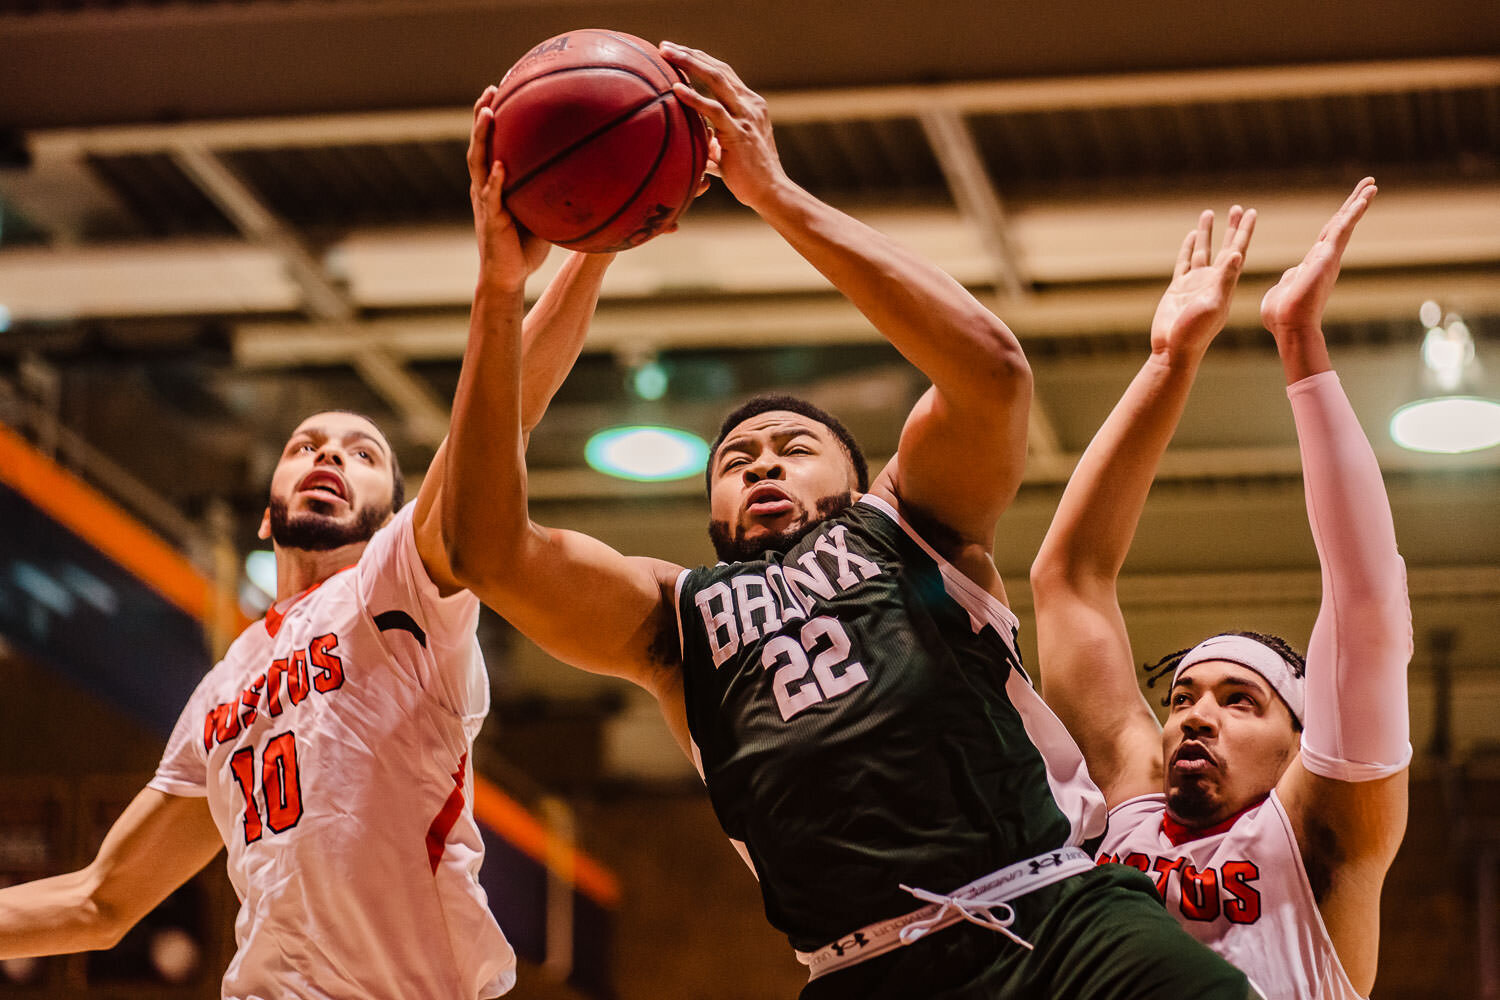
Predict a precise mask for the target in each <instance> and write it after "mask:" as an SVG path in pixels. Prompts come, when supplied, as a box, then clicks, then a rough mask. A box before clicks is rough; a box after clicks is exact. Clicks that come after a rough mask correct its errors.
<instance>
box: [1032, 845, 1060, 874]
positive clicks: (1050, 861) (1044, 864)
mask: <svg viewBox="0 0 1500 1000" xmlns="http://www.w3.org/2000/svg"><path fill="white" fill-rule="evenodd" d="M1029 863H1030V865H1031V874H1033V875H1035V874H1036V873H1037V872H1039V871H1041V870H1042V869H1043V868H1056V867H1057V866H1058V865H1060V864H1062V863H1063V856H1062V854H1060V853H1059V852H1057V851H1054V852H1052V853H1051V854H1049V855H1048V856H1047V857H1045V858H1032V859H1031V861H1030V862H1029Z"/></svg>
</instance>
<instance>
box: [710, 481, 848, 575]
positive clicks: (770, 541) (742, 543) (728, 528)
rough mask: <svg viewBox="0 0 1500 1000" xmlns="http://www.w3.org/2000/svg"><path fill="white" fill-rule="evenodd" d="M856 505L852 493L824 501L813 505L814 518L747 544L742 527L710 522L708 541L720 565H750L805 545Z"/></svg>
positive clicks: (828, 497)
mask: <svg viewBox="0 0 1500 1000" xmlns="http://www.w3.org/2000/svg"><path fill="white" fill-rule="evenodd" d="M852 503H854V494H853V493H852V492H851V491H848V490H845V491H844V492H843V493H835V494H831V495H829V496H826V497H821V498H819V499H818V501H817V502H816V503H815V504H813V516H812V517H809V518H808V519H807V520H806V521H804V522H802V523H800V524H796V525H793V526H791V527H789V528H786V529H784V530H782V531H778V532H776V533H775V534H772V535H761V536H759V537H758V538H756V539H755V541H748V540H746V538H745V529H744V527H743V526H741V525H737V524H736V525H731V524H730V523H729V522H728V521H723V520H716V519H710V520H709V522H708V540H709V542H710V543H711V544H712V545H713V547H714V554H715V555H716V556H718V558H719V561H720V562H726V563H734V562H750V561H752V560H755V559H759V558H761V557H762V556H764V555H765V554H767V553H768V552H774V553H777V554H779V555H785V554H786V553H787V552H790V551H791V549H792V547H793V546H795V545H796V544H797V543H798V542H800V541H802V539H803V538H805V537H806V536H807V533H808V532H810V531H812V530H813V529H814V528H816V527H817V526H818V525H820V524H822V523H823V522H824V521H826V520H828V519H829V518H830V517H832V516H833V515H835V514H837V513H839V512H840V511H842V510H845V509H846V508H848V507H849V505H850V504H852Z"/></svg>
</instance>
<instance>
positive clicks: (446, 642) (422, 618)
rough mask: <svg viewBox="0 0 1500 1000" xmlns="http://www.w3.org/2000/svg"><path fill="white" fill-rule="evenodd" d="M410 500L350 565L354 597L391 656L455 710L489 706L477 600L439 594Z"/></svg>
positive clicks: (477, 710)
mask: <svg viewBox="0 0 1500 1000" xmlns="http://www.w3.org/2000/svg"><path fill="white" fill-rule="evenodd" d="M415 509H416V503H415V502H412V503H409V504H407V505H406V506H405V507H403V508H402V509H401V510H400V511H398V512H397V513H396V515H395V517H393V518H392V519H391V522H390V523H389V524H387V525H386V526H385V527H383V528H381V529H380V530H379V531H378V532H376V533H375V537H374V538H372V539H371V540H370V544H369V545H368V546H367V547H366V548H365V552H364V555H363V556H361V557H360V560H359V565H358V567H357V568H356V570H355V573H356V583H355V585H356V587H357V588H358V593H359V599H360V601H361V603H362V604H363V605H364V606H365V609H366V610H367V611H368V612H369V614H370V616H371V617H372V618H373V619H374V621H375V626H376V628H377V629H379V630H380V633H381V636H382V638H383V639H384V640H385V643H386V646H387V648H388V649H389V650H390V651H391V653H392V658H393V659H394V660H395V661H396V663H397V664H399V665H402V666H404V667H405V668H407V669H410V670H411V671H413V672H414V674H415V677H414V679H415V680H416V681H417V683H418V684H420V685H421V686H422V687H423V688H425V689H427V690H429V691H431V692H432V693H433V694H434V695H435V696H437V697H438V698H439V700H441V701H443V702H444V703H445V704H447V705H448V706H449V707H450V708H452V709H453V710H454V711H456V712H458V713H459V714H476V713H479V714H482V713H483V712H484V711H485V710H486V709H487V707H488V706H487V704H483V703H484V702H487V700H488V698H487V693H482V692H487V691H488V688H487V682H486V681H485V680H484V676H483V675H484V670H483V661H482V660H481V658H480V656H479V650H478V643H477V640H476V638H475V630H476V628H477V627H478V624H479V599H478V598H476V597H475V596H474V595H473V594H472V593H470V592H469V591H467V590H461V591H458V592H457V593H454V594H450V595H448V596H447V597H444V596H443V595H442V594H441V593H439V591H438V586H437V584H436V583H434V582H433V580H432V577H431V576H429V575H428V574H427V568H426V567H425V566H424V565H423V564H422V557H421V555H420V554H419V553H418V552H417V540H416V534H415V529H414V528H413V525H412V516H413V512H414V511H415Z"/></svg>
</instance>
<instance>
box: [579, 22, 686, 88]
mask: <svg viewBox="0 0 1500 1000" xmlns="http://www.w3.org/2000/svg"><path fill="white" fill-rule="evenodd" d="M583 30H584V31H587V32H589V33H591V34H605V35H608V36H609V37H611V38H613V39H614V40H615V41H617V42H619V43H620V44H621V45H624V46H625V47H627V48H630V49H634V50H635V51H636V52H637V53H639V54H640V55H642V56H644V57H645V59H646V62H648V63H650V64H651V65H652V66H653V67H655V68H656V69H660V68H661V67H660V66H657V63H659V62H663V61H664V60H663V59H662V57H661V53H660V52H657V51H656V50H655V49H652V50H650V51H647V50H646V49H643V48H641V47H640V46H639V45H637V44H635V43H634V42H632V41H631V40H630V39H628V38H626V37H625V36H624V35H622V34H620V33H619V32H617V31H601V30H600V29H599V28H584V29H583ZM667 68H668V69H670V70H671V71H672V72H673V73H675V74H676V75H677V76H682V71H681V70H679V69H678V68H677V67H676V66H673V65H672V64H671V63H667ZM663 82H665V83H666V85H667V89H668V90H671V89H672V78H671V77H670V76H668V77H666V78H665V79H664V81H663ZM683 82H684V83H686V82H687V81H686V80H684V81H683Z"/></svg>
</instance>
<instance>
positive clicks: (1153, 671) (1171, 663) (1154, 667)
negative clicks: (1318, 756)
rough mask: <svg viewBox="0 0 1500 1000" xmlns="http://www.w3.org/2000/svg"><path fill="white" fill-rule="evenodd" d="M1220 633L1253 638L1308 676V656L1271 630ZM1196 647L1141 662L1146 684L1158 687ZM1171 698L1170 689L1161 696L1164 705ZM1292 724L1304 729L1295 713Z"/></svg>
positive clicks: (1295, 669) (1241, 630) (1293, 669)
mask: <svg viewBox="0 0 1500 1000" xmlns="http://www.w3.org/2000/svg"><path fill="white" fill-rule="evenodd" d="M1219 634H1220V635H1238V636H1242V637H1243V638H1246V639H1253V640H1255V641H1256V642H1258V643H1260V644H1261V645H1262V646H1265V647H1266V648H1267V649H1269V650H1271V651H1272V652H1273V653H1275V654H1276V655H1277V656H1280V657H1281V658H1282V659H1283V660H1285V661H1286V662H1287V666H1289V667H1291V668H1292V674H1293V675H1294V676H1296V677H1299V678H1300V677H1304V676H1306V674H1307V660H1306V658H1304V657H1303V655H1302V654H1301V653H1299V652H1297V650H1296V649H1295V648H1293V646H1292V644H1291V643H1289V642H1287V641H1286V640H1285V639H1283V638H1282V637H1281V636H1279V635H1272V634H1270V633H1269V632H1252V631H1250V630H1248V629H1234V630H1231V631H1228V632H1221V633H1219ZM1194 648H1195V647H1193V646H1188V647H1186V648H1184V649H1179V650H1177V651H1176V652H1175V653H1168V654H1167V655H1166V656H1163V657H1162V658H1161V659H1159V660H1157V661H1156V662H1155V663H1143V664H1141V669H1142V670H1143V671H1144V672H1145V674H1146V686H1147V687H1148V688H1154V687H1156V684H1157V682H1158V681H1160V680H1162V679H1163V678H1170V677H1172V676H1173V675H1174V674H1176V673H1177V665H1178V664H1180V663H1181V662H1182V658H1183V657H1184V656H1186V655H1187V654H1188V653H1190V652H1192V651H1193V649H1194ZM1170 700H1171V691H1170V690H1169V691H1167V692H1166V693H1165V694H1163V695H1162V696H1161V704H1162V705H1163V706H1166V705H1167V704H1168V703H1169V702H1170ZM1292 724H1293V725H1294V726H1295V727H1296V728H1297V730H1298V731H1300V730H1301V729H1302V726H1301V725H1300V724H1299V723H1298V722H1297V720H1296V717H1295V715H1294V716H1293V718H1292Z"/></svg>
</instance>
